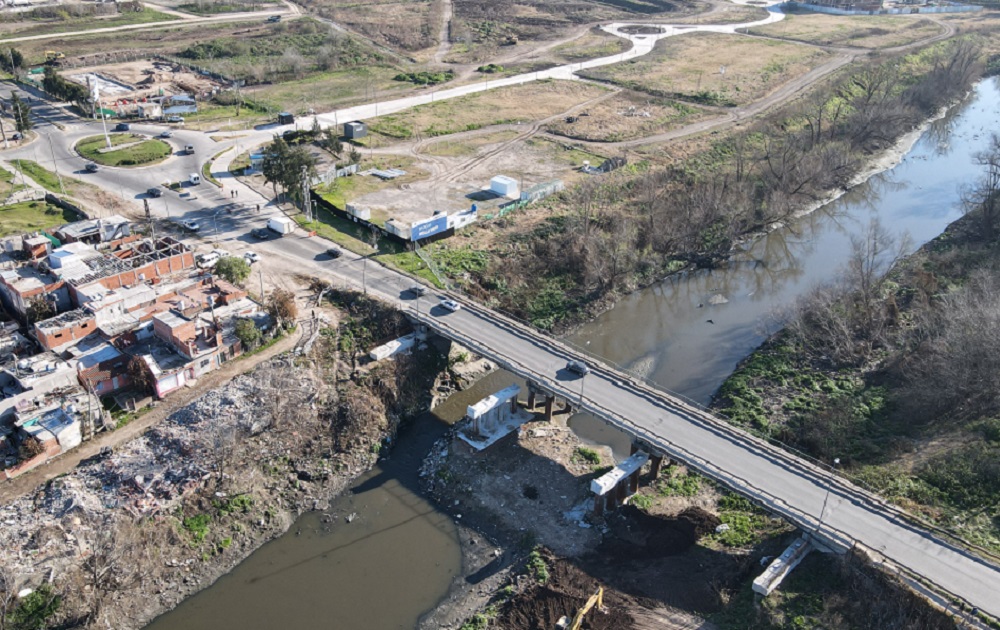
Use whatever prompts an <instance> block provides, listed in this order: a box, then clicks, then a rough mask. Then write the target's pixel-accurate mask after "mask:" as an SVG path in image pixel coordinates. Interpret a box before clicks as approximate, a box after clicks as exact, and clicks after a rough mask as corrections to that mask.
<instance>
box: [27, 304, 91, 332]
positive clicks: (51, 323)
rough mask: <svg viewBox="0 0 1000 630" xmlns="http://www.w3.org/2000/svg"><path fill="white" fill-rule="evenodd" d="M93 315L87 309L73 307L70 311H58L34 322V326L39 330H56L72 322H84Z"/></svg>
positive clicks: (70, 324)
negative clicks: (58, 312)
mask: <svg viewBox="0 0 1000 630" xmlns="http://www.w3.org/2000/svg"><path fill="white" fill-rule="evenodd" d="M93 317H94V314H93V313H91V312H90V311H89V310H87V309H84V308H75V309H73V310H72V311H66V312H65V313H60V314H59V315H56V316H55V317H50V318H48V319H44V320H42V321H40V322H35V326H36V327H37V328H38V329H39V330H58V329H60V328H65V327H66V326H72V325H73V324H79V323H82V322H85V321H87V320H88V319H93Z"/></svg>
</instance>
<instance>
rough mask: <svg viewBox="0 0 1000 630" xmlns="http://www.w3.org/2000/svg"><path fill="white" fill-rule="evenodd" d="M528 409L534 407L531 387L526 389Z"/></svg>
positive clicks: (533, 393)
mask: <svg viewBox="0 0 1000 630" xmlns="http://www.w3.org/2000/svg"><path fill="white" fill-rule="evenodd" d="M528 409H529V410H534V409H535V390H533V389H529V390H528Z"/></svg>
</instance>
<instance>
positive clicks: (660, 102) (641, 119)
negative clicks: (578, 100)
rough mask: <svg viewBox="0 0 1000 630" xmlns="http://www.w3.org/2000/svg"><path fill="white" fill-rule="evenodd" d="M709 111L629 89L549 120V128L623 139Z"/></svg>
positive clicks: (574, 134)
mask: <svg viewBox="0 0 1000 630" xmlns="http://www.w3.org/2000/svg"><path fill="white" fill-rule="evenodd" d="M708 115H709V114H708V113H707V112H705V110H703V109H700V108H698V107H697V106H694V105H688V104H686V103H682V102H679V101H675V100H671V99H666V98H659V97H656V96H650V95H649V94H643V93H640V92H631V91H626V92H622V93H621V94H619V95H617V96H614V97H612V98H610V99H608V100H605V101H601V102H600V103H595V104H594V105H592V106H590V107H588V108H586V109H585V110H581V111H580V113H579V114H578V115H577V116H573V117H568V118H564V119H562V120H558V121H555V122H552V123H550V124H549V125H548V126H547V127H546V131H549V132H551V133H555V134H559V135H561V136H566V137H569V138H575V139H579V140H590V141H594V142H620V141H622V140H632V139H634V138H642V137H646V136H649V135H653V134H657V133H662V132H664V131H669V130H670V129H673V128H675V127H680V126H682V125H687V124H689V123H692V122H694V121H696V120H700V119H701V118H704V117H705V116H708Z"/></svg>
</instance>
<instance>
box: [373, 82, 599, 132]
mask: <svg viewBox="0 0 1000 630" xmlns="http://www.w3.org/2000/svg"><path fill="white" fill-rule="evenodd" d="M605 93H606V92H605V90H604V89H603V88H601V87H599V86H595V85H588V84H581V83H575V82H570V81H536V82H533V83H527V84H524V85H515V86H511V87H505V88H500V89H495V90H490V91H489V92H482V93H479V94H470V95H468V96H463V97H460V98H455V99H450V100H447V101H441V102H439V103H431V104H428V105H420V106H419V107H414V108H413V109H410V110H408V111H405V112H400V113H398V114H390V115H389V116H382V117H381V118H378V119H375V120H374V121H372V122H371V123H370V124H369V129H370V130H372V131H374V132H375V133H379V134H382V135H384V136H388V137H390V138H411V137H413V136H416V135H421V136H443V135H447V134H452V133H457V132H460V131H472V130H475V129H480V128H482V127H486V126H489V125H499V124H510V123H531V122H534V121H536V120H539V119H543V118H547V117H549V116H553V115H555V114H558V113H560V112H564V111H566V110H568V109H570V108H572V107H573V106H575V105H579V104H581V103H584V102H586V101H588V100H590V99H593V98H596V97H598V96H601V95H602V94H605Z"/></svg>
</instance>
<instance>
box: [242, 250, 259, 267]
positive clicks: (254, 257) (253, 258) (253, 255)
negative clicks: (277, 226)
mask: <svg viewBox="0 0 1000 630" xmlns="http://www.w3.org/2000/svg"><path fill="white" fill-rule="evenodd" d="M243 259H244V260H245V261H247V264H248V265H252V264H254V263H255V262H257V261H258V260H260V255H259V254H258V253H257V252H244V253H243Z"/></svg>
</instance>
